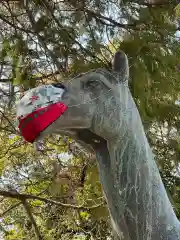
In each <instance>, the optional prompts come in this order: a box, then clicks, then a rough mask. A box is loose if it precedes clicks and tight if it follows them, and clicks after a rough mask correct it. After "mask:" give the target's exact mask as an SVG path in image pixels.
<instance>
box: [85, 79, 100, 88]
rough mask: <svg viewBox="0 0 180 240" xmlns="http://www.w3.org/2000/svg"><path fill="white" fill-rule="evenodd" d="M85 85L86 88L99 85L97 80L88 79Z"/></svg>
mask: <svg viewBox="0 0 180 240" xmlns="http://www.w3.org/2000/svg"><path fill="white" fill-rule="evenodd" d="M84 87H85V88H94V87H97V81H94V80H88V81H87V82H85V84H84Z"/></svg>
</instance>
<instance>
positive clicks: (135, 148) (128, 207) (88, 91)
mask: <svg viewBox="0 0 180 240" xmlns="http://www.w3.org/2000/svg"><path fill="white" fill-rule="evenodd" d="M128 79H129V65H128V58H127V56H126V54H125V53H123V52H122V51H117V52H116V53H115V56H114V60H113V63H112V70H110V71H109V70H107V69H96V70H92V71H90V72H87V73H85V74H81V75H79V76H77V77H75V78H74V79H72V80H71V81H65V82H64V83H63V84H62V85H60V86H58V85H54V87H57V88H58V87H60V88H62V86H63V89H64V92H63V94H62V98H61V102H62V103H63V104H64V105H65V106H67V109H66V110H65V111H64V112H63V114H62V115H61V116H60V117H59V118H57V120H55V121H54V122H53V123H51V124H50V125H49V126H48V127H46V128H45V129H44V130H43V131H42V132H41V133H40V134H39V136H38V137H37V138H36V140H37V141H38V140H39V139H42V138H44V137H45V136H47V135H49V134H67V135H69V136H71V137H73V138H74V139H75V140H77V141H78V142H79V143H81V144H83V145H84V146H85V147H87V148H88V149H93V151H95V153H96V158H97V162H98V170H99V174H100V181H101V184H102V188H103V191H104V195H105V198H106V200H107V205H108V209H109V213H110V216H111V222H112V227H113V230H114V237H115V239H117V240H118V239H123V240H160V239H162V240H180V222H179V221H178V219H177V217H176V215H175V213H174V211H173V208H172V206H171V203H170V201H169V199H168V196H167V193H166V190H165V188H164V185H163V182H162V180H161V177H160V174H159V171H158V168H157V165H156V162H155V160H154V157H153V154H152V151H151V148H150V146H149V144H148V141H147V138H146V135H145V132H144V128H143V125H142V121H141V118H140V115H139V112H138V109H137V107H136V104H135V102H134V100H133V98H132V95H131V92H130V90H129V87H128Z"/></svg>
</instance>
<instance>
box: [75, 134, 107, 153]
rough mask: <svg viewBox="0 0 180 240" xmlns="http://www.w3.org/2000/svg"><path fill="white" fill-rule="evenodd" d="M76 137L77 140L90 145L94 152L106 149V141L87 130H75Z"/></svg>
mask: <svg viewBox="0 0 180 240" xmlns="http://www.w3.org/2000/svg"><path fill="white" fill-rule="evenodd" d="M75 131H76V135H77V140H80V141H82V142H83V143H85V144H87V145H90V146H91V147H92V149H93V150H94V151H101V150H103V149H107V141H106V140H105V139H104V138H102V137H100V136H98V135H97V134H95V133H93V132H91V131H90V130H89V129H80V130H77V129H76V130H75Z"/></svg>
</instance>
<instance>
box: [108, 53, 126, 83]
mask: <svg viewBox="0 0 180 240" xmlns="http://www.w3.org/2000/svg"><path fill="white" fill-rule="evenodd" d="M112 69H113V72H114V74H115V75H116V77H117V79H118V81H120V82H127V81H128V78H129V63H128V58H127V56H126V54H125V53H124V52H122V51H117V52H116V53H115V55H114V59H113V62H112Z"/></svg>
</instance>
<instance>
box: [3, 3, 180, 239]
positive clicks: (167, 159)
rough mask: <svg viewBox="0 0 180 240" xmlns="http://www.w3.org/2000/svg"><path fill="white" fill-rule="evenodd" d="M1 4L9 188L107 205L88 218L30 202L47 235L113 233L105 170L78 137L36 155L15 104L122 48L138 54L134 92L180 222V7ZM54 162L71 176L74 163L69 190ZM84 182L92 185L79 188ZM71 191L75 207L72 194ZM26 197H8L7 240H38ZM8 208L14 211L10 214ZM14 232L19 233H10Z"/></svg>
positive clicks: (133, 60)
mask: <svg viewBox="0 0 180 240" xmlns="http://www.w3.org/2000/svg"><path fill="white" fill-rule="evenodd" d="M0 6H1V10H0V29H1V38H0V40H1V52H0V53H1V55H0V56H1V58H0V59H1V78H0V82H1V90H0V91H1V100H2V101H1V126H0V127H1V133H0V134H1V145H0V146H1V160H0V171H1V188H2V190H3V191H6V192H8V193H9V194H10V193H11V192H12V190H14V189H15V190H16V191H18V193H17V195H15V196H18V194H20V193H22V194H30V195H33V196H34V195H38V196H42V197H44V198H47V199H54V200H56V201H58V202H62V203H68V202H69V201H70V202H71V204H72V201H75V203H73V204H75V205H76V206H81V205H82V204H83V206H85V207H90V206H91V207H98V205H99V204H102V205H103V207H98V208H97V209H98V211H97V209H96V208H95V209H96V210H95V211H93V210H91V211H89V210H87V211H86V210H83V211H80V212H79V210H78V211H76V210H73V211H72V210H70V209H69V208H68V209H67V208H66V207H62V208H60V207H59V206H58V205H56V204H55V205H53V204H49V203H44V202H43V201H39V200H38V199H37V200H33V201H31V200H27V201H28V202H29V206H30V209H31V212H32V213H33V217H34V218H35V222H36V225H37V226H38V227H37V228H38V230H39V232H40V234H41V236H42V237H43V238H45V239H48V237H49V239H52V236H54V239H57V238H58V237H59V238H60V237H61V239H73V237H74V235H76V234H79V233H81V232H83V234H84V235H85V237H86V239H88V238H90V237H94V238H95V239H98V237H101V239H106V236H107V235H110V234H111V233H110V232H111V230H110V228H109V227H107V226H109V225H108V214H107V212H106V211H105V210H104V209H106V206H105V205H104V201H102V199H101V196H102V195H101V190H100V189H101V187H100V184H99V180H98V173H97V169H96V164H95V161H94V160H92V161H90V162H89V160H88V159H93V158H91V157H92V156H91V157H89V155H87V153H86V152H84V150H82V149H79V147H78V146H77V145H76V144H75V143H74V142H73V141H72V140H71V139H65V138H61V139H59V138H56V137H51V138H49V139H47V140H46V141H45V142H44V144H43V149H42V150H41V151H40V152H36V151H35V150H34V148H33V147H32V146H30V145H28V144H26V143H24V142H23V140H22V139H21V137H19V136H18V135H17V133H16V129H15V124H14V119H15V107H14V101H15V100H16V99H17V98H18V97H19V96H20V95H23V93H24V90H27V89H29V88H31V87H34V86H37V85H39V84H43V83H47V82H49V83H50V82H55V81H60V80H62V79H64V78H69V77H70V76H71V77H72V76H75V75H76V74H78V73H81V72H85V71H88V70H90V69H93V68H98V67H103V66H105V67H107V68H109V67H110V66H111V62H110V61H111V59H110V57H111V56H112V53H113V52H114V51H115V49H117V48H119V47H120V48H121V49H122V50H124V51H125V52H126V53H127V55H128V57H129V60H130V66H131V68H130V78H131V79H132V81H131V83H130V84H131V86H130V87H131V92H132V95H133V97H134V99H135V101H136V103H137V105H138V108H139V110H140V113H141V116H142V118H143V122H144V126H145V127H146V130H147V136H148V138H149V141H150V143H151V146H152V147H153V150H154V152H155V153H156V156H157V159H156V160H157V162H158V165H159V168H160V171H161V176H162V177H163V181H164V183H165V185H166V188H167V190H168V191H169V195H170V196H171V198H172V201H173V205H174V207H175V208H176V212H177V214H178V216H180V213H179V212H180V202H179V199H180V188H179V181H180V180H179V176H178V166H179V159H180V158H179V149H180V148H179V130H178V129H179V106H178V105H175V101H176V100H178V99H179V88H180V85H179V81H178V80H179V62H178V60H179V56H180V47H179V38H178V35H175V34H176V33H177V31H178V30H180V29H179V17H178V16H179V15H178V10H177V9H178V7H177V6H178V5H177V1H171V2H170V1H162V2H161V1H160V2H159V1H158V2H156V1H154V2H153V3H150V2H148V3H147V2H145V1H144V2H142V1H141V2H140V1H137V2H136V3H135V2H132V1H129V0H127V1H123V2H121V3H119V2H118V1H113V2H112V1H110V2H108V3H107V2H105V1H83V3H82V2H78V1H44V0H43V1H41V0H38V1H37V0H33V1H25V2H24V1H1V3H0ZM67 151H69V153H71V155H70V156H71V157H72V155H73V157H72V158H71V159H70V160H69V161H68V162H66V163H64V160H62V159H63V157H62V154H61V153H62V152H67ZM80 151H81V154H79V152H80ZM51 162H53V164H55V166H57V165H58V166H59V168H60V173H61V171H62V170H63V172H64V171H67V172H68V174H69V169H70V167H71V168H72V166H73V170H71V171H70V172H72V174H70V176H69V175H68V174H66V177H68V176H69V177H68V179H70V180H67V183H64V184H63V185H60V184H59V182H63V181H64V180H63V181H62V178H60V179H61V180H54V181H53V179H59V177H58V176H59V175H60V176H61V175H62V173H61V174H59V173H58V172H56V173H54V172H53V166H54V165H53V164H51ZM92 162H93V165H92ZM55 169H57V167H55ZM83 170H84V172H83ZM55 176H56V177H55ZM79 176H82V179H81V180H82V182H84V184H80V186H79V183H78V182H79V179H80V177H79ZM61 177H62V176H61ZM63 179H64V178H63ZM65 182H66V181H65ZM9 185H10V186H9ZM69 185H71V187H70V186H69ZM77 185H78V187H77ZM74 188H75V193H74V192H73V191H74V190H73V191H72V189H74ZM72 192H73V198H74V199H75V200H74V199H71V197H70V196H71V195H72V194H71V193H72ZM8 196H12V195H8ZM99 198H100V199H99ZM18 199H19V198H18V197H17V198H15V197H14V198H7V195H5V196H4V197H3V194H2V201H1V209H2V210H1V211H2V213H1V218H3V221H2V229H1V231H4V232H5V237H4V238H5V239H10V238H13V239H15V238H18V239H23V238H25V239H28V238H29V239H30V238H35V234H34V230H33V227H32V226H34V228H35V229H36V227H35V224H33V222H32V219H30V216H29V215H28V212H27V210H25V207H23V206H24V205H23V201H22V199H19V200H20V203H19V200H18ZM88 199H91V201H89V200H88ZM94 199H95V200H96V199H97V200H96V202H95V203H94ZM23 200H24V198H23ZM9 208H10V209H11V208H12V210H11V211H8V209H9ZM4 211H5V212H6V211H7V213H6V214H4ZM104 212H105V214H104V216H103V213H104ZM22 217H23V220H24V219H25V221H22ZM53 217H54V218H53ZM52 223H53V227H52ZM97 223H98V224H97ZM48 224H50V225H48ZM9 226H13V229H14V226H15V228H16V229H18V231H16V230H10V229H9ZM48 226H50V227H48ZM52 229H53V230H52ZM60 229H61V230H60ZM104 229H106V230H107V231H104ZM27 233H28V234H27ZM18 234H19V235H18ZM103 234H104V235H103ZM36 235H38V234H37V229H36Z"/></svg>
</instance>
